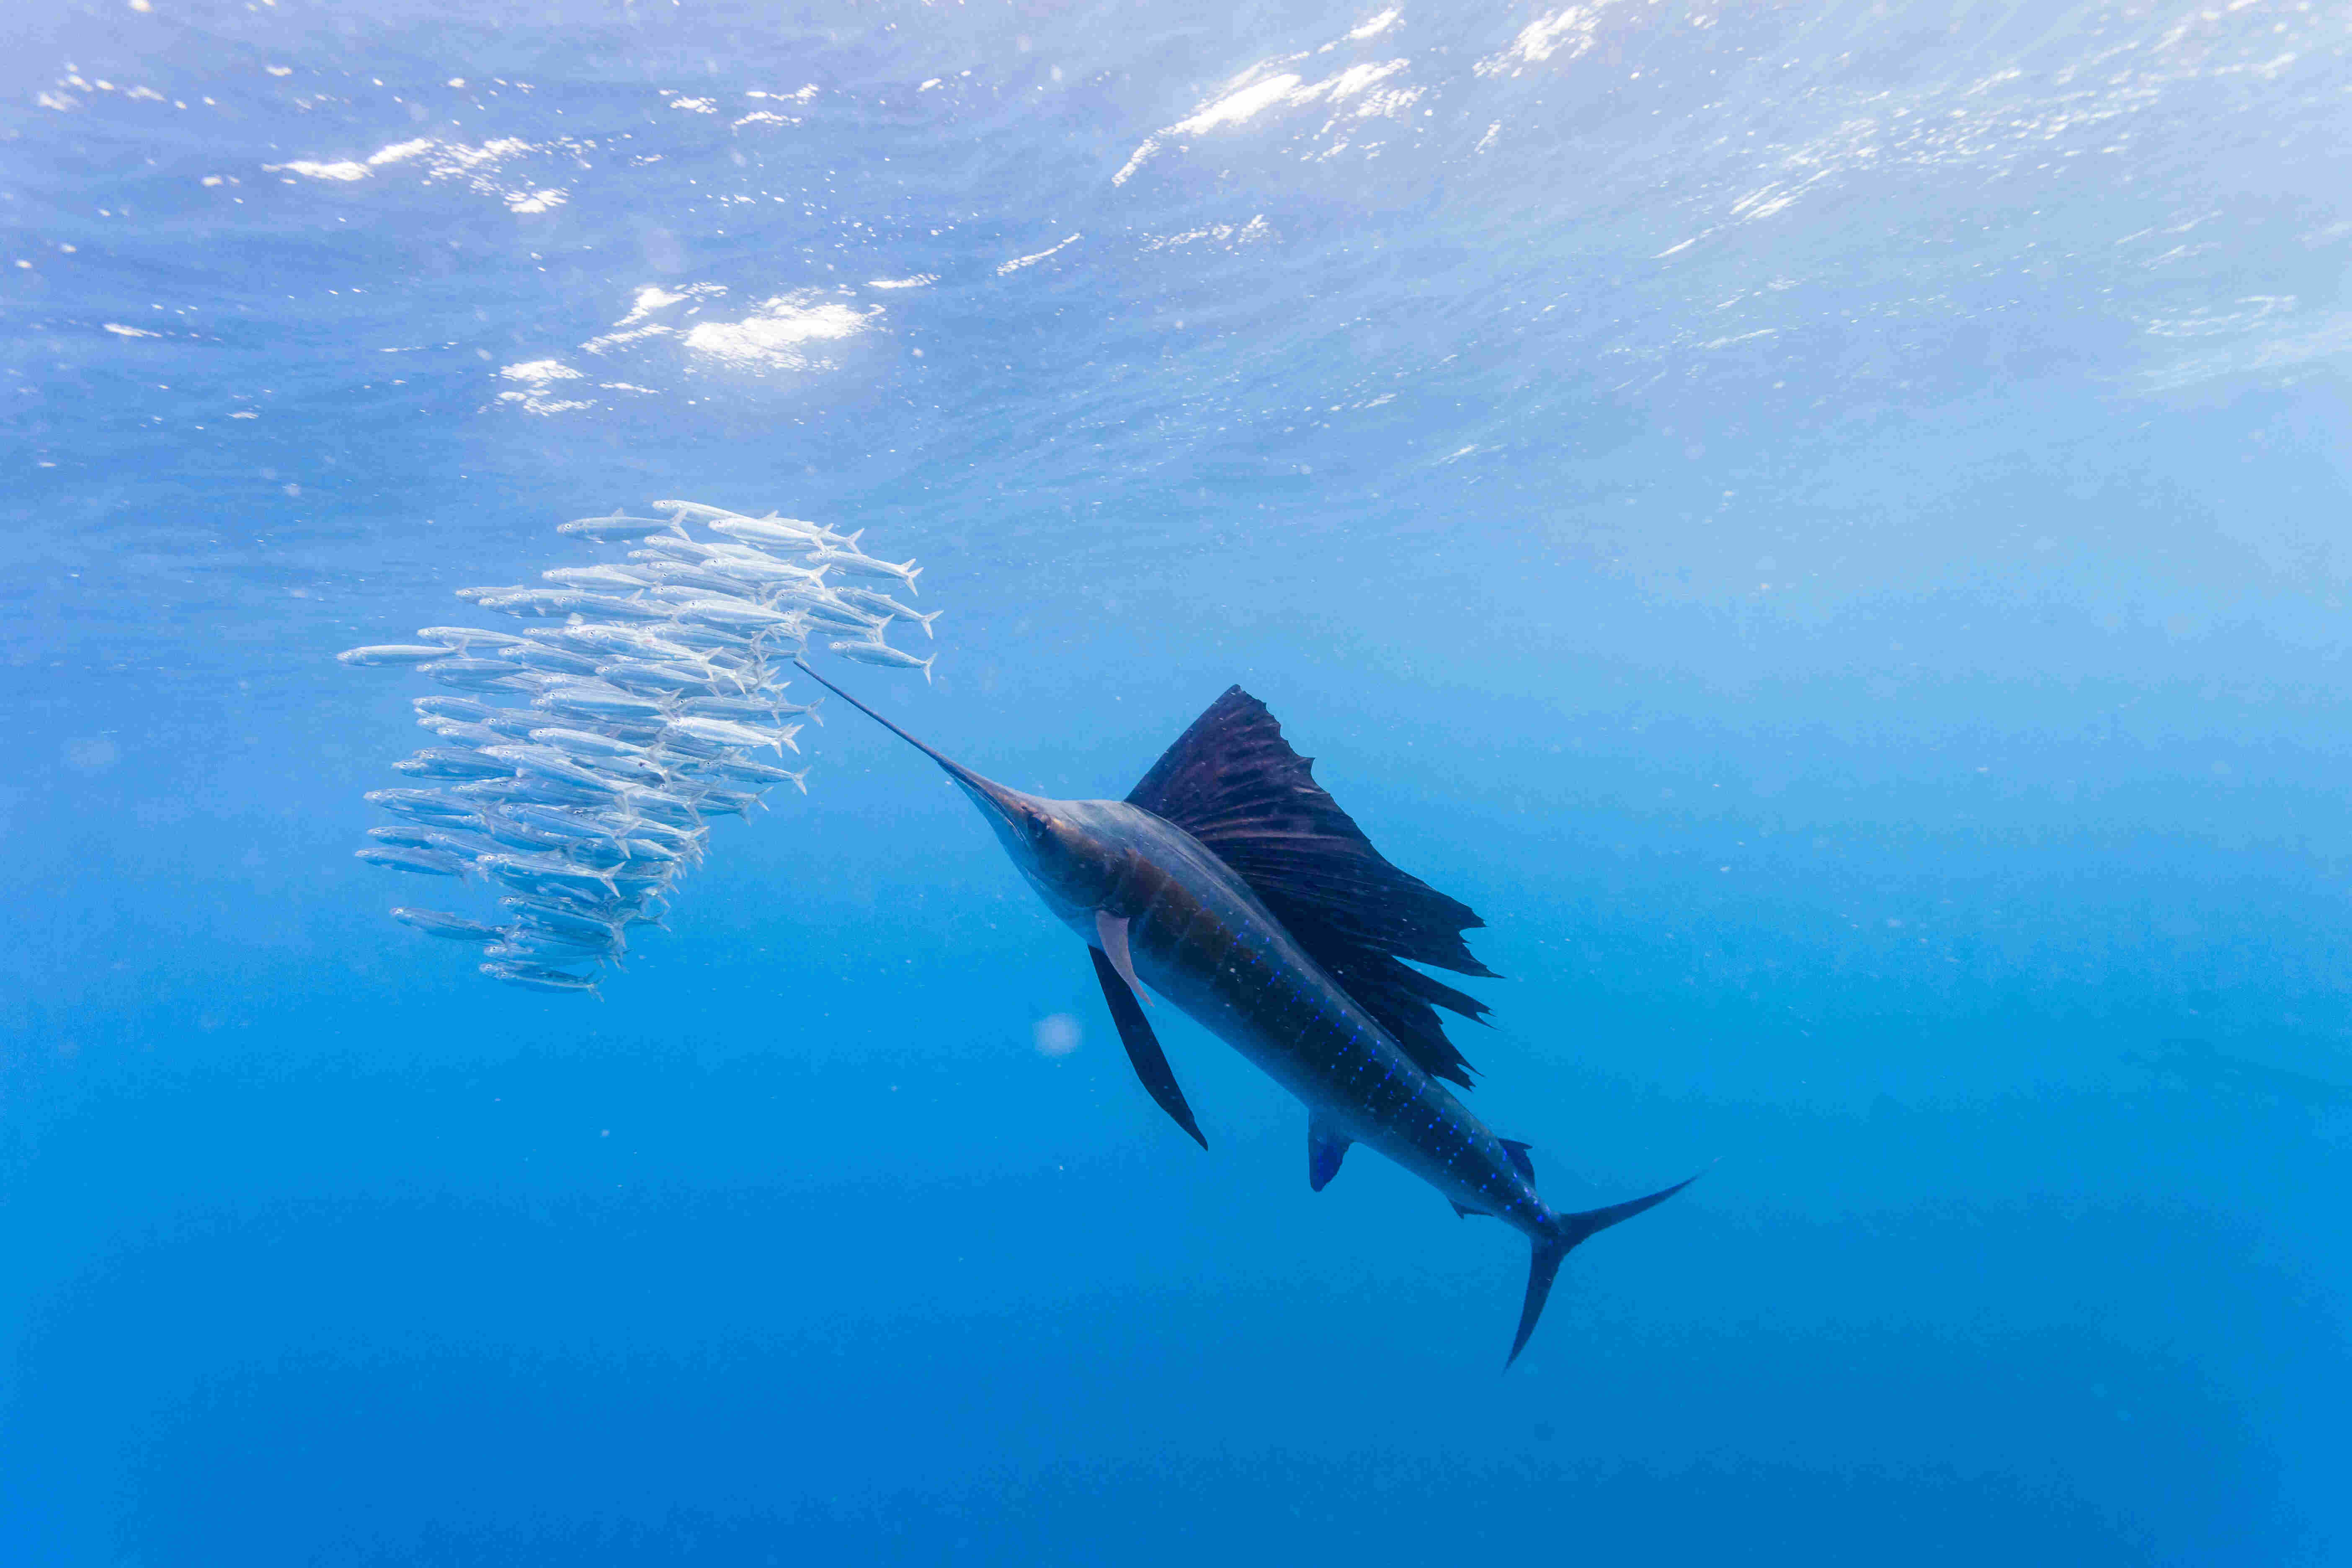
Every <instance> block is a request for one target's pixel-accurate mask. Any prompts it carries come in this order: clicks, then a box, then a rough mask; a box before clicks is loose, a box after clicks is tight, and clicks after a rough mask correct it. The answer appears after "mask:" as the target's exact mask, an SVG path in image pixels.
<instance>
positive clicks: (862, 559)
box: [808, 550, 923, 594]
mask: <svg viewBox="0 0 2352 1568" xmlns="http://www.w3.org/2000/svg"><path fill="white" fill-rule="evenodd" d="M808 559H809V560H810V561H811V562H813V563H815V564H817V565H820V566H830V567H832V568H833V569H834V570H835V571H836V572H838V573H840V574H843V575H844V576H846V577H889V578H893V579H895V580H897V581H898V582H900V583H903V584H906V585H907V592H908V593H909V594H912V593H914V592H916V588H915V579H916V578H918V577H919V576H921V575H922V574H923V569H922V568H921V567H919V566H918V565H916V564H915V563H913V562H912V561H907V562H903V563H901V562H896V561H877V560H875V559H874V557H872V556H871V555H860V554H859V553H858V552H856V551H855V550H819V551H817V552H814V553H813V554H812V555H810V556H809V558H808Z"/></svg>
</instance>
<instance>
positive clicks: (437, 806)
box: [360, 786, 474, 825]
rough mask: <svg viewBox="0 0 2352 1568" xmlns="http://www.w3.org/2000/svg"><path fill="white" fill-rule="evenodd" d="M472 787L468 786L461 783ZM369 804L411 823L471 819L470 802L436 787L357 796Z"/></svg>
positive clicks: (375, 792)
mask: <svg viewBox="0 0 2352 1568" xmlns="http://www.w3.org/2000/svg"><path fill="white" fill-rule="evenodd" d="M461 787H471V786H461ZM360 798H361V799H362V800H364V801H366V802H367V803H368V804H369V805H377V806H382V807H383V809H384V810H386V811H388V812H391V813H392V814H393V815H394V816H404V817H407V818H408V819H409V820H410V821H412V822H430V823H434V824H436V825H439V824H442V823H447V822H461V823H462V822H470V821H473V820H474V806H473V805H472V803H471V802H468V801H466V800H462V799H457V798H454V796H453V795H450V794H445V793H443V792H442V791H440V790H437V789H372V790H370V791H368V792H367V794H365V795H362V796H361V797H360Z"/></svg>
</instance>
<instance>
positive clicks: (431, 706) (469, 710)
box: [408, 697, 497, 724]
mask: <svg viewBox="0 0 2352 1568" xmlns="http://www.w3.org/2000/svg"><path fill="white" fill-rule="evenodd" d="M408 705H409V706H410V707H411V708H414V709H415V710H417V711H418V712H419V713H429V714H431V715H432V716H433V717H434V718H436V719H458V720H463V721H465V722H467V723H468V724H479V723H481V722H482V721H483V720H484V719H485V718H486V717H487V716H488V715H489V714H491V713H493V712H496V711H497V710H496V709H494V708H492V707H491V706H490V705H489V704H488V703H487V702H477V701H476V700H474V699H472V698H470V697H415V698H411V699H410V700H409V703H408Z"/></svg>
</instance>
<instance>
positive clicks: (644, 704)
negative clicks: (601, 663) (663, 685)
mask: <svg viewBox="0 0 2352 1568" xmlns="http://www.w3.org/2000/svg"><path fill="white" fill-rule="evenodd" d="M531 706H532V707H534V708H537V709H539V710H541V711H542V712H548V713H571V714H576V715H578V716H579V717H581V718H583V719H656V720H657V719H663V718H666V717H667V714H668V708H667V705H666V704H664V703H662V702H659V701H656V700H655V699H653V698H650V697H643V696H639V695H638V694H637V693H635V692H634V691H624V690H622V689H620V688H619V687H617V686H614V685H612V684H611V683H609V682H607V681H602V680H577V681H563V682H560V683H558V684H556V685H553V686H551V687H549V688H548V689H546V690H545V691H544V692H542V693H541V695H540V696H539V698H538V699H537V700H534V701H533V702H532V703H531Z"/></svg>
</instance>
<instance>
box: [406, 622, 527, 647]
mask: <svg viewBox="0 0 2352 1568" xmlns="http://www.w3.org/2000/svg"><path fill="white" fill-rule="evenodd" d="M416 635H417V636H418V637H423V638H424V639H425V641H426V642H437V643H444V644H446V645H447V646H448V647H453V648H457V649H460V650H464V649H467V648H477V647H514V646H515V645H516V644H517V643H519V642H521V641H522V640H523V639H522V638H520V637H517V636H515V635H514V633H512V632H486V631H483V630H482V629H481V628H479V627H478V626H419V627H417V628H416Z"/></svg>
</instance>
